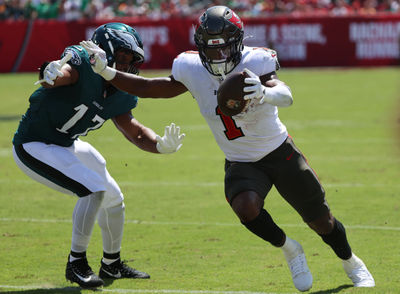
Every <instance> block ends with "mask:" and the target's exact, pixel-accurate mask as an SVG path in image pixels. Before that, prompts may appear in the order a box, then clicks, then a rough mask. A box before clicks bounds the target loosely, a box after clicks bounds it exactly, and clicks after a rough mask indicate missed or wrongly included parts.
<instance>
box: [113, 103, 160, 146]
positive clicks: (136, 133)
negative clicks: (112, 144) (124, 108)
mask: <svg viewBox="0 0 400 294" xmlns="http://www.w3.org/2000/svg"><path fill="white" fill-rule="evenodd" d="M112 121H113V122H114V124H115V126H116V127H117V129H118V130H119V131H120V132H121V133H122V134H123V135H124V136H125V138H126V139H127V140H128V141H130V142H131V143H133V144H135V145H136V146H137V147H139V148H140V149H142V150H144V151H148V152H152V153H159V152H158V151H157V148H156V145H157V141H156V133H155V132H154V131H153V130H152V129H149V128H147V127H145V126H143V125H142V124H141V123H139V122H138V121H137V120H136V119H135V118H133V116H132V113H131V112H130V111H129V112H127V113H124V114H121V115H118V116H116V117H114V118H112Z"/></svg>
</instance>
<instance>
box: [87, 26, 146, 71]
mask: <svg viewBox="0 0 400 294" xmlns="http://www.w3.org/2000/svg"><path fill="white" fill-rule="evenodd" d="M92 41H93V42H94V43H96V44H98V45H99V47H100V48H102V49H103V50H104V51H105V52H106V56H107V63H108V66H110V67H113V68H116V62H117V60H116V53H117V52H118V51H119V50H124V51H127V52H129V53H133V60H132V62H130V66H129V68H128V70H127V72H129V73H133V74H138V73H139V68H140V66H141V65H142V64H143V62H144V50H143V44H142V41H141V39H140V36H139V34H138V33H137V32H136V30H134V29H133V28H132V27H130V26H128V25H125V24H122V23H108V24H105V25H102V26H100V27H98V28H97V29H96V31H95V32H94V34H93V37H92Z"/></svg>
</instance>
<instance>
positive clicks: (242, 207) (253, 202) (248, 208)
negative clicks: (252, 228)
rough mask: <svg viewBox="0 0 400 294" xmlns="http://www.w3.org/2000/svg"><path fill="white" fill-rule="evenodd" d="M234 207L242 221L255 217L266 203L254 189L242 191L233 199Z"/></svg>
mask: <svg viewBox="0 0 400 294" xmlns="http://www.w3.org/2000/svg"><path fill="white" fill-rule="evenodd" d="M231 205H232V209H233V211H234V212H235V213H236V215H237V216H238V217H239V219H240V220H241V221H242V222H249V221H252V220H253V219H255V218H256V217H257V216H258V215H259V214H260V210H261V208H262V207H263V205H264V201H263V200H262V199H261V197H259V196H258V194H257V193H256V192H254V191H245V192H241V193H239V194H238V195H236V196H235V198H233V200H232V204H231Z"/></svg>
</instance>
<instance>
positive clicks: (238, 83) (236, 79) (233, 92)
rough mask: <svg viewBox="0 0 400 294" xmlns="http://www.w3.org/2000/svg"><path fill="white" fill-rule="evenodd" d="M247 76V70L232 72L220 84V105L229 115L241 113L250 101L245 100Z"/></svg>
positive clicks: (218, 95) (218, 93) (218, 94)
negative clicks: (244, 88)
mask: <svg viewBox="0 0 400 294" xmlns="http://www.w3.org/2000/svg"><path fill="white" fill-rule="evenodd" d="M246 77H247V74H246V73H245V72H236V73H232V74H230V75H229V76H228V77H227V78H226V79H225V80H224V81H223V82H222V83H221V85H220V86H219V88H218V91H217V100H218V106H219V108H220V109H221V111H222V113H223V114H225V115H227V116H233V115H236V114H239V113H241V112H242V111H243V110H244V109H245V108H246V106H247V104H248V103H249V100H244V99H243V96H244V95H246V93H245V92H243V87H244V85H245V83H244V79H245V78H246Z"/></svg>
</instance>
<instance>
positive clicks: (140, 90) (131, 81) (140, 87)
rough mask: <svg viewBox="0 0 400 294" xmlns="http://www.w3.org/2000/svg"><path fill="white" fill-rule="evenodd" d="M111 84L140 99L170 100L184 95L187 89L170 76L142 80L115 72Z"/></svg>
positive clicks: (135, 76)
mask: <svg viewBox="0 0 400 294" xmlns="http://www.w3.org/2000/svg"><path fill="white" fill-rule="evenodd" d="M110 82H111V84H112V85H113V86H115V87H117V88H119V89H120V90H123V91H125V92H128V93H130V94H132V95H136V96H139V97H141V98H149V97H152V98H171V97H175V96H178V95H180V94H182V93H185V92H186V91H187V90H188V89H187V88H186V87H185V86H184V85H183V84H182V83H181V82H178V81H176V80H174V78H173V77H172V76H169V77H160V78H144V77H140V76H137V75H133V74H128V73H124V72H121V71H117V74H116V76H115V78H114V79H112V80H111V81H110Z"/></svg>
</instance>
